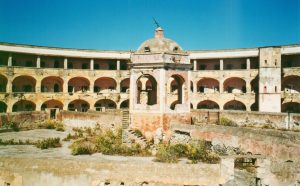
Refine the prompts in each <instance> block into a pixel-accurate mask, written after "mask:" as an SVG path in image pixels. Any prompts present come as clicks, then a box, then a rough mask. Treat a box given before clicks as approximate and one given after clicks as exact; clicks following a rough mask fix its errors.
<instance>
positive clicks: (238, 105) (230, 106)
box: [223, 100, 246, 110]
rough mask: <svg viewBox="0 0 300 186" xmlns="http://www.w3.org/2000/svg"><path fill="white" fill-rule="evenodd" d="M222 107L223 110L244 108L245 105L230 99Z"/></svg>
mask: <svg viewBox="0 0 300 186" xmlns="http://www.w3.org/2000/svg"><path fill="white" fill-rule="evenodd" d="M223 109H224V110H246V106H245V104H244V103H242V102H240V101H237V100H231V101H229V102H227V103H226V104H225V105H224V107H223Z"/></svg>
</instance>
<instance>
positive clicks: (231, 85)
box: [223, 77, 246, 93]
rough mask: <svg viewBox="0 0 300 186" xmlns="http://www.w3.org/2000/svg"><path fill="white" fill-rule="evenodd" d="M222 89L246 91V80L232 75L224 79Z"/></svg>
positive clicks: (233, 91)
mask: <svg viewBox="0 0 300 186" xmlns="http://www.w3.org/2000/svg"><path fill="white" fill-rule="evenodd" d="M223 85H224V91H226V92H227V93H246V81H245V80H243V79H242V78H238V77H232V78H228V79H226V80H225V81H224V83H223Z"/></svg>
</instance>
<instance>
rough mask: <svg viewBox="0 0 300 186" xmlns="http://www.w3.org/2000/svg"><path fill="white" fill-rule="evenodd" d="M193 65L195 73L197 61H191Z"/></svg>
mask: <svg viewBox="0 0 300 186" xmlns="http://www.w3.org/2000/svg"><path fill="white" fill-rule="evenodd" d="M193 63H194V71H197V60H196V59H195V60H194V61H193Z"/></svg>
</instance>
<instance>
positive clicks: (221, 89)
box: [219, 66, 224, 93]
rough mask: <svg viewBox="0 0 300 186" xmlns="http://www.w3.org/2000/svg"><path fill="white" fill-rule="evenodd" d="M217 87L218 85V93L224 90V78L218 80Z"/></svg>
mask: <svg viewBox="0 0 300 186" xmlns="http://www.w3.org/2000/svg"><path fill="white" fill-rule="evenodd" d="M220 67H221V66H220ZM219 87H220V93H223V92H224V80H223V79H221V80H220V84H219Z"/></svg>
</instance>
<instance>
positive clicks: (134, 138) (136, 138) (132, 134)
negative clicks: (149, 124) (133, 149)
mask: <svg viewBox="0 0 300 186" xmlns="http://www.w3.org/2000/svg"><path fill="white" fill-rule="evenodd" d="M127 132H128V133H127V134H128V139H129V140H130V141H131V143H137V144H139V145H140V146H141V147H142V148H145V147H146V146H147V139H146V138H145V137H144V136H143V135H140V134H138V133H137V132H136V131H135V130H134V129H128V130H127Z"/></svg>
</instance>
